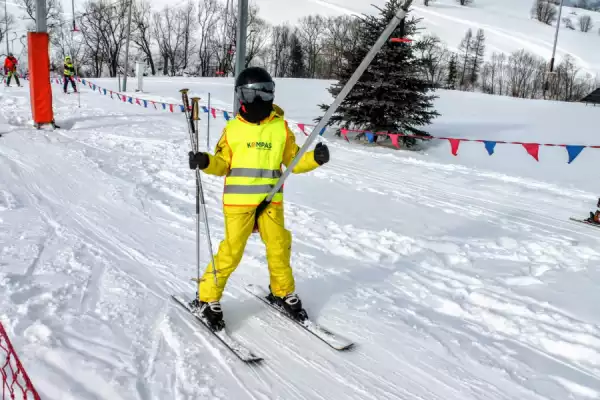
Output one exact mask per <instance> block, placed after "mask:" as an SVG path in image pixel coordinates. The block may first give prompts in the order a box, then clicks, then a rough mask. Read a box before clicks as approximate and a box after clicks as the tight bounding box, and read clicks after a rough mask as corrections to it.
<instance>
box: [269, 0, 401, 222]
mask: <svg viewBox="0 0 600 400" xmlns="http://www.w3.org/2000/svg"><path fill="white" fill-rule="evenodd" d="M411 3H412V0H407V1H406V3H405V4H404V5H403V6H402V7H400V8H399V9H398V11H397V12H396V15H395V16H394V18H393V19H392V20H391V21H390V23H389V24H388V26H387V27H386V28H385V30H384V31H383V32H382V33H381V35H380V36H379V39H377V41H376V42H375V44H374V45H373V47H371V50H369V53H367V55H366V56H365V58H364V59H363V60H362V62H361V63H360V65H359V66H358V68H357V69H356V71H354V73H353V74H352V76H351V77H350V79H349V80H348V82H347V83H346V85H345V86H344V88H343V89H342V91H341V92H340V93H339V94H338V96H337V97H336V98H335V100H334V101H333V103H332V104H331V105H330V106H329V108H328V109H327V112H326V113H325V115H324V116H323V118H321V121H320V122H319V123H318V124H317V126H316V127H315V129H314V130H313V131H312V133H311V134H310V136H309V137H308V138H307V139H306V142H304V145H303V146H302V148H300V150H299V151H298V153H297V154H296V157H295V158H294V159H293V160H292V162H291V163H290V165H288V166H287V168H286V169H285V172H284V173H283V175H282V176H281V178H279V180H278V181H277V184H276V185H275V187H274V188H273V189H272V190H271V192H270V193H269V195H268V196H267V198H266V199H265V201H264V202H263V203H261V205H260V206H259V209H258V210H257V216H258V215H259V214H260V212H262V211H263V210H264V209H265V208H266V206H267V205H268V204H269V203H270V202H271V200H272V199H273V196H275V194H277V192H279V190H280V189H281V187H282V186H283V182H284V181H285V180H286V179H287V177H288V176H289V175H290V173H291V172H292V170H293V169H294V167H295V166H296V165H297V164H298V162H300V159H301V158H302V156H303V155H304V153H306V151H307V150H308V147H309V146H310V145H311V143H312V142H313V141H314V140H315V139H316V138H317V137H318V136H319V134H320V132H321V131H322V130H323V129H324V128H325V126H326V125H327V123H328V122H329V119H330V118H331V117H332V116H333V114H334V113H335V111H336V110H337V108H338V107H339V106H340V104H342V102H343V101H344V99H345V98H346V96H348V94H349V93H350V91H351V90H352V88H353V87H354V85H355V84H356V82H358V80H359V79H360V77H361V76H362V74H363V72H365V70H366V69H367V67H368V66H369V64H371V62H372V61H373V59H374V58H375V56H376V55H377V53H378V52H379V50H380V49H381V48H382V47H383V45H384V44H385V43H386V42H387V40H388V38H389V36H390V35H391V34H392V32H394V30H395V29H396V27H397V26H398V25H399V24H400V22H401V21H402V20H403V19H404V17H405V16H406V13H407V12H408V7H409V6H410V4H411Z"/></svg>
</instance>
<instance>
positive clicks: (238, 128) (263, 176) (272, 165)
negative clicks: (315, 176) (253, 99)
mask: <svg viewBox="0 0 600 400" xmlns="http://www.w3.org/2000/svg"><path fill="white" fill-rule="evenodd" d="M269 143H270V144H269ZM269 147H270V149H269ZM299 150H300V147H299V146H298V145H297V144H296V137H295V136H294V133H293V132H292V131H291V130H290V129H289V128H288V126H287V123H286V122H285V120H284V118H283V110H282V109H281V108H279V107H278V106H276V105H273V112H272V113H271V115H270V116H269V117H268V118H267V119H265V120H264V121H261V123H260V124H252V123H249V122H247V121H245V120H244V119H243V118H242V117H241V115H240V114H238V115H237V116H236V118H235V119H233V120H230V121H229V122H228V123H227V126H226V127H225V129H224V130H223V134H222V136H221V139H220V140H219V143H218V144H217V147H216V149H215V155H214V156H213V155H209V158H210V162H209V164H208V167H207V168H206V169H204V170H203V172H204V173H206V174H210V175H216V176H227V177H226V178H225V188H224V191H223V205H224V206H234V207H243V206H248V207H255V206H257V205H258V204H260V202H261V201H262V200H264V199H265V198H266V197H267V194H268V193H269V192H270V191H271V188H272V187H273V186H274V185H275V183H276V182H277V180H278V179H279V176H280V174H281V165H282V164H283V165H285V166H286V167H287V166H288V165H289V164H290V163H291V162H292V159H293V158H294V157H295V156H296V154H297V153H298V151H299ZM318 166H319V164H317V162H316V161H315V157H314V152H313V151H307V152H306V153H304V155H303V156H302V157H301V159H300V162H299V163H298V164H297V165H296V167H294V170H293V171H292V172H293V173H295V174H301V173H304V172H309V171H312V170H314V169H316V168H317V167H318ZM273 201H274V202H282V201H283V193H278V194H276V195H275V197H274V198H273Z"/></svg>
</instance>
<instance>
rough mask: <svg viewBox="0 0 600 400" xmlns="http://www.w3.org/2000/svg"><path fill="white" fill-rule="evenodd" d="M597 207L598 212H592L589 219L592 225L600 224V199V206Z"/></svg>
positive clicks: (599, 200)
mask: <svg viewBox="0 0 600 400" xmlns="http://www.w3.org/2000/svg"><path fill="white" fill-rule="evenodd" d="M596 207H597V208H598V209H597V210H596V212H593V211H590V217H589V218H588V219H587V221H588V222H590V223H592V224H600V199H598V205H597V206H596Z"/></svg>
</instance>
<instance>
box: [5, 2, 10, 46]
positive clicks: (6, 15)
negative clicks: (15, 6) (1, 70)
mask: <svg viewBox="0 0 600 400" xmlns="http://www.w3.org/2000/svg"><path fill="white" fill-rule="evenodd" d="M4 23H5V24H6V33H5V36H6V55H7V56H8V55H9V54H10V49H9V48H8V10H7V8H6V0H4Z"/></svg>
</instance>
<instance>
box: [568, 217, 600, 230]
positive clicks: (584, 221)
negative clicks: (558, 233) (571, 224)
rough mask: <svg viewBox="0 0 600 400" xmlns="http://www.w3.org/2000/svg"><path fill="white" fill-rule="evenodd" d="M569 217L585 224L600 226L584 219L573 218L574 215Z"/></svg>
mask: <svg viewBox="0 0 600 400" xmlns="http://www.w3.org/2000/svg"><path fill="white" fill-rule="evenodd" d="M569 219H570V220H571V221H575V222H580V223H582V224H586V225H590V226H594V227H596V228H600V224H596V223H594V222H590V221H586V220H585V219H580V218H575V217H571V218H569Z"/></svg>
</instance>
